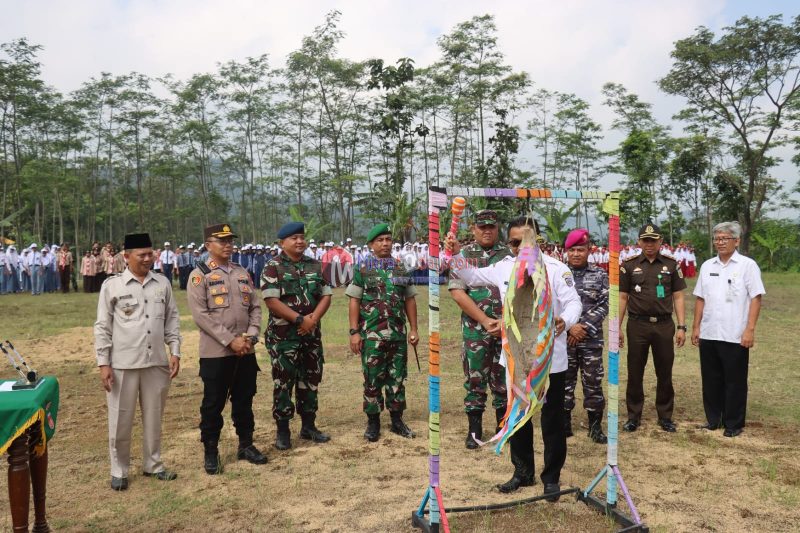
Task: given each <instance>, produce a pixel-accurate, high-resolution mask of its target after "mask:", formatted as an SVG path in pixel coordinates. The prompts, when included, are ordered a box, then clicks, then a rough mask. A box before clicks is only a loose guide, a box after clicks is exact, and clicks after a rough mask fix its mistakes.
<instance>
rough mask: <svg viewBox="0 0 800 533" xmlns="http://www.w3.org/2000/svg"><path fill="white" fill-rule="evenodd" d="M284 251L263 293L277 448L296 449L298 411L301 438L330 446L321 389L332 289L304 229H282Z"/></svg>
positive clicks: (267, 270) (298, 225)
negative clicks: (322, 422) (320, 419)
mask: <svg viewBox="0 0 800 533" xmlns="http://www.w3.org/2000/svg"><path fill="white" fill-rule="evenodd" d="M278 239H279V240H278V243H279V245H280V247H281V249H282V251H281V253H280V254H278V256H277V257H275V258H273V259H271V260H270V261H269V262H268V263H267V265H266V266H265V267H264V271H263V272H262V274H261V295H262V297H263V298H264V302H265V303H266V304H267V309H269V323H268V325H267V333H266V335H265V343H266V345H267V349H268V350H269V356H270V360H271V361H272V380H273V396H272V417H273V418H274V419H275V422H276V423H277V426H278V435H277V438H276V439H275V447H276V448H277V449H279V450H288V449H289V448H291V447H292V444H291V432H290V430H289V422H290V421H291V419H292V418H293V417H294V413H295V404H293V403H292V394H293V393H294V394H295V397H296V406H297V409H296V410H297V411H298V412H299V413H300V418H301V419H302V421H303V423H302V427H301V428H300V438H301V439H306V440H310V441H312V442H318V443H322V442H328V441H329V440H331V439H330V436H328V435H326V434H325V433H322V432H321V431H320V430H318V429H317V426H316V423H315V421H316V417H317V406H318V396H317V389H318V387H319V384H320V382H322V366H323V363H324V360H325V358H324V355H323V351H322V330H321V328H320V323H321V322H322V317H323V315H325V313H326V312H327V310H328V307H330V305H331V295H332V294H333V291H332V290H331V287H330V285H329V284H328V282H327V281H325V278H324V277H323V276H322V263H320V262H319V261H317V260H316V259H312V258H310V257H308V256H307V255H305V253H304V252H305V250H306V239H305V226H304V225H303V223H302V222H291V223H289V224H286V225H284V226H283V227H281V229H280V230H278Z"/></svg>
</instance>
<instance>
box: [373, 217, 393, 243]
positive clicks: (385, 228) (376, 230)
mask: <svg viewBox="0 0 800 533" xmlns="http://www.w3.org/2000/svg"><path fill="white" fill-rule="evenodd" d="M387 234H388V235H391V234H392V232H391V231H389V224H387V223H385V222H381V223H380V224H375V225H374V226H372V229H371V230H369V233H367V242H372V241H374V240H375V239H377V238H378V237H379V236H381V235H387Z"/></svg>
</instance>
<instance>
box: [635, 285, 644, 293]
mask: <svg viewBox="0 0 800 533" xmlns="http://www.w3.org/2000/svg"><path fill="white" fill-rule="evenodd" d="M633 290H635V291H636V292H642V287H641V286H640V285H637V286H635V287H634V288H633Z"/></svg>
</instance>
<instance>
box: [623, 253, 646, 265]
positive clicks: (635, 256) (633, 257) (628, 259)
mask: <svg viewBox="0 0 800 533" xmlns="http://www.w3.org/2000/svg"><path fill="white" fill-rule="evenodd" d="M640 255H642V252H639V253H638V254H636V255H632V256H630V257H628V258H627V259H625V261H623V263H627V262H628V261H630V260H631V259H636V258H637V257H639V256H640Z"/></svg>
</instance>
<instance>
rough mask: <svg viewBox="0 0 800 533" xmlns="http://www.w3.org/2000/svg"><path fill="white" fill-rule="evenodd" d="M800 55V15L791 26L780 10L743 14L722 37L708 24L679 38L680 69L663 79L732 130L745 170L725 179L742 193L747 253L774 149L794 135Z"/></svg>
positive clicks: (676, 51)
mask: <svg viewBox="0 0 800 533" xmlns="http://www.w3.org/2000/svg"><path fill="white" fill-rule="evenodd" d="M799 55H800V16H798V17H795V18H794V19H793V20H791V21H790V23H789V24H787V25H784V24H783V23H782V17H781V16H780V15H774V16H771V17H768V18H766V19H761V18H757V17H756V18H751V17H742V18H741V19H739V20H738V21H736V23H735V24H734V25H733V26H730V27H726V28H724V29H723V31H722V34H721V35H720V36H719V38H717V39H715V35H714V33H713V32H712V31H711V30H709V29H708V28H705V27H700V28H698V29H697V30H696V32H695V34H694V35H692V36H691V37H687V38H685V39H681V40H679V41H678V42H676V43H675V48H674V50H673V51H672V53H671V57H672V58H673V64H672V68H671V69H670V71H669V73H668V74H667V75H666V76H665V77H664V78H662V79H661V80H659V86H660V87H661V89H662V90H664V91H665V92H667V93H668V94H673V95H679V96H683V97H684V98H686V99H687V101H688V104H689V107H690V108H691V109H693V110H704V111H706V112H708V113H710V115H711V119H712V121H713V123H714V124H715V125H718V126H720V127H725V128H727V129H728V131H729V132H730V135H731V137H732V151H733V154H734V155H735V157H736V158H737V159H738V162H739V166H740V167H741V169H742V173H741V174H739V173H725V174H722V176H723V178H724V179H730V180H731V181H730V183H731V185H732V186H733V187H735V188H736V189H738V190H739V191H740V194H741V199H742V229H743V235H742V243H741V248H742V252H743V253H747V252H748V250H749V247H750V237H751V233H752V230H753V225H754V224H755V223H756V222H757V221H758V219H759V217H760V216H761V214H762V211H761V209H762V207H763V204H764V200H765V196H764V195H765V194H766V191H767V189H768V187H765V186H764V181H765V180H767V179H769V174H768V172H767V169H768V168H769V167H770V166H772V165H774V164H775V163H777V160H776V159H775V158H771V157H770V156H769V152H770V150H773V149H774V148H776V147H777V146H780V145H782V144H785V143H786V142H787V140H788V137H787V135H786V128H789V127H791V118H792V115H793V111H794V110H793V105H796V100H797V95H798V90H800V75H799V74H800V71H799V70H798V67H799V65H798V56H799Z"/></svg>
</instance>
